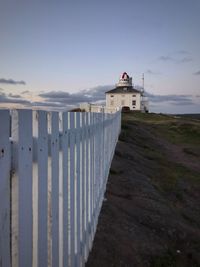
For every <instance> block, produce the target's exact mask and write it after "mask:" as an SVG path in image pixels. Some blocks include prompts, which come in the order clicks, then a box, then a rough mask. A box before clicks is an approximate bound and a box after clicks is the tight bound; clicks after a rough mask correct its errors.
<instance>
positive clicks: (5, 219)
mask: <svg viewBox="0 0 200 267" xmlns="http://www.w3.org/2000/svg"><path fill="white" fill-rule="evenodd" d="M9 132H10V113H9V111H8V110H0V266H2V267H10V264H11V262H10V259H11V257H10V256H11V254H10V167H11V166H10V165H11V158H10V157H11V153H10V149H11V147H10V142H9Z"/></svg>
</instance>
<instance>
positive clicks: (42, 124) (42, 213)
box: [37, 111, 48, 267]
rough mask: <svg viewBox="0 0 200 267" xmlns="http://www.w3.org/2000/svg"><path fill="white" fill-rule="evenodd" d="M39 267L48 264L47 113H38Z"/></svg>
mask: <svg viewBox="0 0 200 267" xmlns="http://www.w3.org/2000/svg"><path fill="white" fill-rule="evenodd" d="M37 115H38V147H37V157H38V267H42V266H47V264H48V242H47V212H48V179H47V175H48V169H47V168H48V132H47V113H46V111H38V113H37Z"/></svg>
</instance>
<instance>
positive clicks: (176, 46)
mask: <svg viewBox="0 0 200 267" xmlns="http://www.w3.org/2000/svg"><path fill="white" fill-rule="evenodd" d="M199 14H200V1H199V0H190V1H189V0H187V1H186V0H151V1H149V0H124V1H118V0H110V1H109V0H107V1H105V0H101V1H95V0H93V1H92V0H84V1H77V0H73V1H68V0H65V1H64V0H48V1H47V0H46V1H44V0H40V1H38V0H35V1H28V0H16V1H14V0H13V1H9V0H1V1H0V36H1V38H0V40H1V41H0V101H1V102H3V101H5V102H6V101H7V100H9V99H10V100H11V102H12V101H13V103H15V102H18V103H20V101H24V100H25V101H27V103H28V102H29V101H32V102H34V101H35V102H38V103H40V102H43V101H45V102H46V101H47V100H48V99H47V98H46V94H47V93H48V94H50V93H52V92H53V97H54V99H55V92H58V95H59V94H60V93H61V92H64V93H66V99H65V100H66V101H65V104H70V103H68V100H69V99H68V98H67V97H68V96H69V95H70V99H71V98H73V96H74V97H75V99H77V95H78V96H81V95H82V96H83V94H85V92H87V91H89V92H92V93H91V95H94V92H97V94H96V95H99V94H101V98H100V99H99V100H102V97H103V96H102V95H103V94H102V93H101V92H102V90H104V89H105V88H106V86H107V87H108V89H109V88H110V87H112V86H113V85H114V84H115V83H116V82H117V81H118V78H119V75H120V74H121V73H122V72H123V71H127V72H128V73H129V74H130V76H133V82H134V84H135V85H141V76H142V73H145V89H146V91H147V93H148V94H149V96H150V100H151V104H152V105H151V109H152V111H156V112H167V111H168V110H169V109H170V110H171V112H180V113H185V112H200V97H199V95H200V49H199V47H200V34H199V28H200V16H199ZM10 80H11V82H9V81H10ZM98 88H99V90H100V91H99V92H98ZM102 88H103V89H102ZM92 90H93V91H92ZM105 90H106V89H105ZM96 95H95V99H96ZM14 96H17V97H14ZM48 96H49V95H48ZM160 96H162V97H160ZM167 96H168V97H167ZM169 96H170V97H169ZM178 96H184V101H182V100H180V99H182V98H180V97H178ZM15 100H16V101H15ZM91 100H92V98H91ZM70 101H71V100H70ZM7 102H9V101H7ZM7 102H6V103H7ZM51 103H53V98H51ZM57 104H59V103H57Z"/></svg>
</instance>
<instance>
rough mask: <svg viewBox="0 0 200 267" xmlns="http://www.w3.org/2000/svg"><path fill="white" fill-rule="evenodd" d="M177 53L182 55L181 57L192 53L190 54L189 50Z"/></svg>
mask: <svg viewBox="0 0 200 267" xmlns="http://www.w3.org/2000/svg"><path fill="white" fill-rule="evenodd" d="M176 53H177V54H180V55H189V54H190V52H188V51H187V50H179V51H177V52H176Z"/></svg>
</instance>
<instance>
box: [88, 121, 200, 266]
mask: <svg viewBox="0 0 200 267" xmlns="http://www.w3.org/2000/svg"><path fill="white" fill-rule="evenodd" d="M148 127H149V126H145V125H143V124H142V125H141V124H140V123H138V122H137V123H135V122H134V123H130V124H127V125H126V128H125V129H124V130H123V131H122V134H121V137H120V141H119V142H118V145H117V148H116V152H115V156H114V159H113V162H112V166H111V171H110V175H109V179H108V184H107V191H106V195H105V199H106V201H104V203H103V206H102V210H101V213H100V217H99V223H98V227H97V232H96V236H95V240H94V244H93V249H92V252H91V253H90V256H89V260H88V263H87V265H86V266H87V267H98V266H101V267H107V266H109V267H111V266H116V267H117V266H127V267H129V266H135V267H136V266H141V267H146V266H151V267H152V266H155V267H159V266H162V267H170V266H180V267H184V266H188V267H189V266H190V267H197V266H200V208H199V200H200V183H199V180H198V179H197V178H198V177H200V172H199V165H198V160H199V158H198V157H195V156H194V155H191V154H189V155H185V154H183V147H179V146H174V145H173V144H170V143H169V142H166V141H163V140H164V139H158V136H157V135H156V134H154V133H153V131H149V128H148ZM191 157H192V158H193V161H191ZM174 159H176V162H175V163H174ZM174 168H177V171H176V172H175V171H174V170H173V169H174ZM193 171H195V175H194V174H193ZM193 176H194V177H193ZM173 179H175V182H174V180H173ZM197 180H198V181H197ZM169 189H170V190H169Z"/></svg>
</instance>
